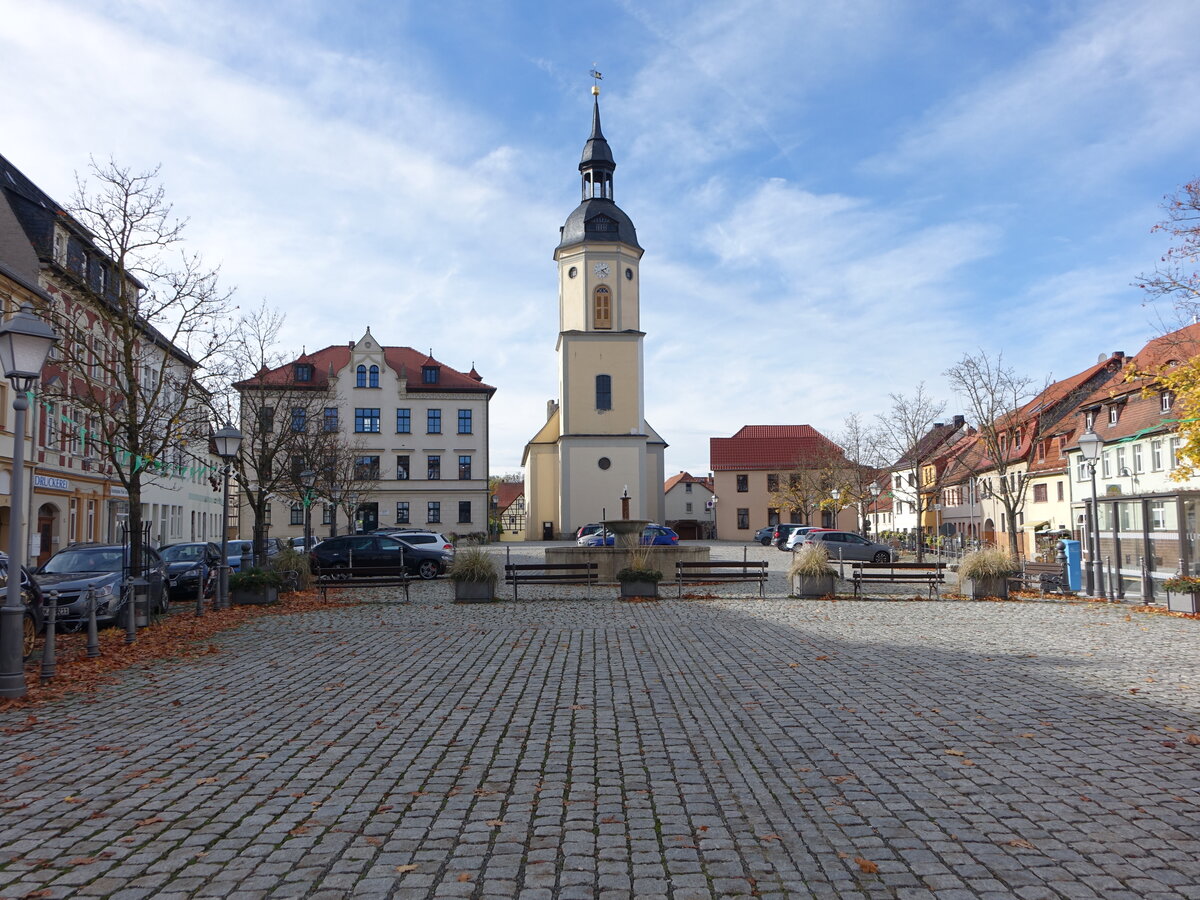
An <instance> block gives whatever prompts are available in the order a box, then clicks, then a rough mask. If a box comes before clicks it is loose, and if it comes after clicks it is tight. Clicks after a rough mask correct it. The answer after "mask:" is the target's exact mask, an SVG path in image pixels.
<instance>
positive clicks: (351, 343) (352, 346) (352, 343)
mask: <svg viewBox="0 0 1200 900" xmlns="http://www.w3.org/2000/svg"><path fill="white" fill-rule="evenodd" d="M350 349H351V350H353V349H354V341H351V342H350Z"/></svg>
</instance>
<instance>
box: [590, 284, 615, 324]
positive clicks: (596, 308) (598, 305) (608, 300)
mask: <svg viewBox="0 0 1200 900" xmlns="http://www.w3.org/2000/svg"><path fill="white" fill-rule="evenodd" d="M592 327H593V328H612V293H611V292H610V291H609V289H608V286H607V285H604V284H602V285H599V286H598V287H597V288H596V293H595V294H594V295H593V303H592Z"/></svg>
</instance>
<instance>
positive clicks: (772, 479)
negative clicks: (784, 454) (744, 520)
mask: <svg viewBox="0 0 1200 900" xmlns="http://www.w3.org/2000/svg"><path fill="white" fill-rule="evenodd" d="M778 490H779V475H778V474H777V473H775V472H771V473H769V474H768V475H767V492H768V493H771V494H774V493H775V492H776V491H778ZM767 524H768V525H774V524H775V523H774V522H768V523H767Z"/></svg>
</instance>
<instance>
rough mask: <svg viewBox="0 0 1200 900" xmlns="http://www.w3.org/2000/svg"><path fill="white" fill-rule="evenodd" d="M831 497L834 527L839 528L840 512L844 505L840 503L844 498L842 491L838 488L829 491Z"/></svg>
mask: <svg viewBox="0 0 1200 900" xmlns="http://www.w3.org/2000/svg"><path fill="white" fill-rule="evenodd" d="M829 499H831V500H832V501H833V527H834V528H837V527H838V513H839V512H841V510H842V507H841V504H840V501H841V499H842V492H841V491H840V490H839V489H838V488H833V489H832V490H831V491H830V492H829Z"/></svg>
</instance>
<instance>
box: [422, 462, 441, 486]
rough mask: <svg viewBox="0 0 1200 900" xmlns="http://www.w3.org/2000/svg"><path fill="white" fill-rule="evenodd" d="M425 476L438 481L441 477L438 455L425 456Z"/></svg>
mask: <svg viewBox="0 0 1200 900" xmlns="http://www.w3.org/2000/svg"><path fill="white" fill-rule="evenodd" d="M425 464H426V473H425V477H426V478H428V479H429V480H430V481H440V480H441V477H442V458H441V457H440V456H427V457H425Z"/></svg>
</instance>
